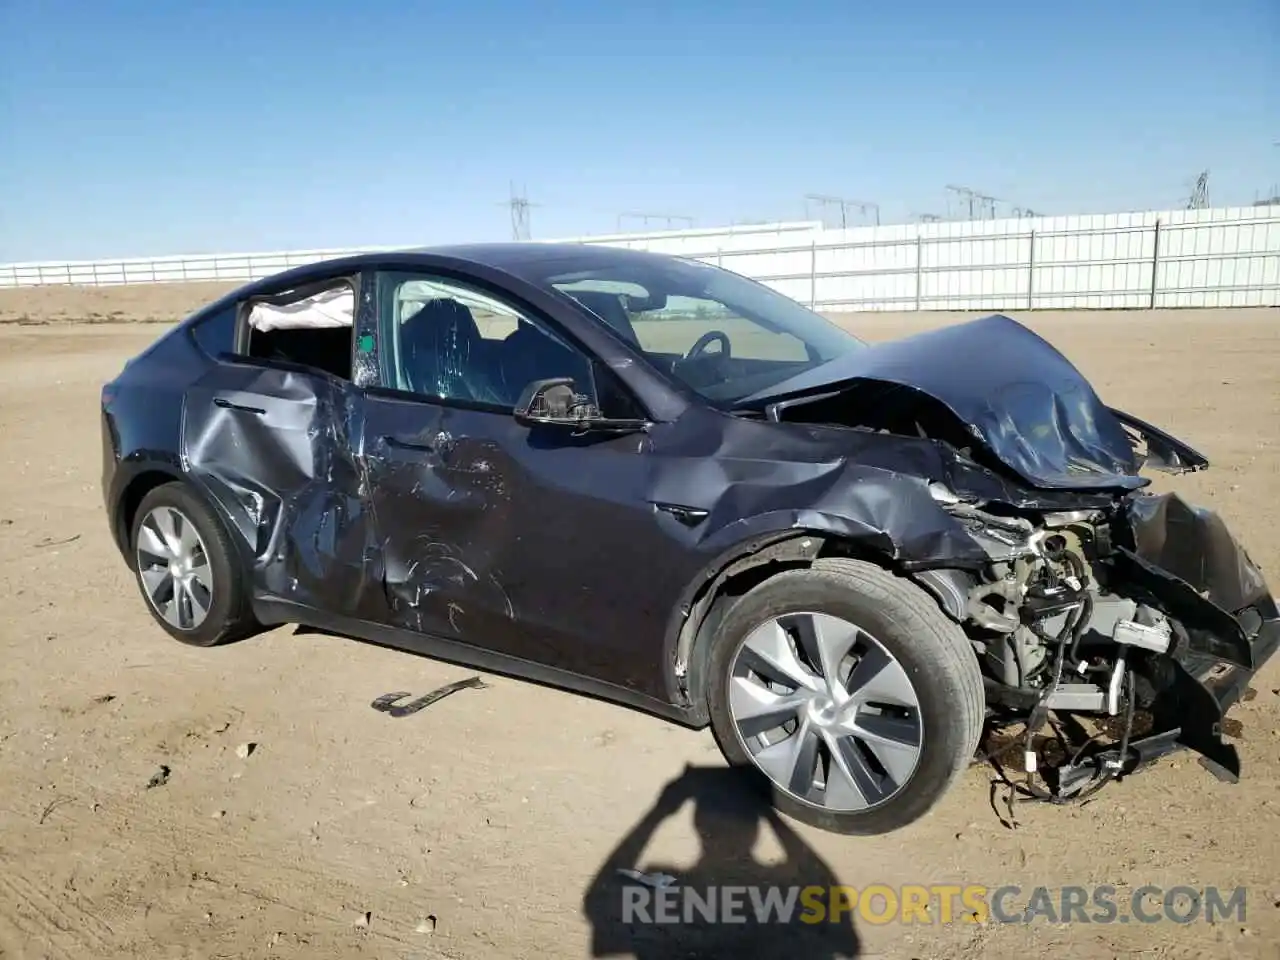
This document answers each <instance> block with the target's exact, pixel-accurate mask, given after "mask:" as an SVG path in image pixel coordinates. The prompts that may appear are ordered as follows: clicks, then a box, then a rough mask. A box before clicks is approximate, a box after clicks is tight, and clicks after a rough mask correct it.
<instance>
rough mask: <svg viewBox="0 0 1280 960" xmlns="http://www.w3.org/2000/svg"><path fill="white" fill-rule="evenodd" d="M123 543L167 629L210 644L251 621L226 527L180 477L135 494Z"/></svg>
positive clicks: (200, 643)
mask: <svg viewBox="0 0 1280 960" xmlns="http://www.w3.org/2000/svg"><path fill="white" fill-rule="evenodd" d="M131 543H132V544H133V552H134V567H135V569H136V573H137V579H138V588H139V590H141V592H142V596H143V599H144V600H145V602H146V604H147V609H148V610H149V611H150V612H151V615H152V616H153V617H154V618H155V620H156V622H157V623H159V624H160V626H162V627H164V629H165V630H166V631H167V632H168V634H169V635H170V636H171V637H173V638H174V639H176V640H180V641H181V642H183V643H188V644H191V645H193V646H198V647H212V646H215V645H217V644H220V643H227V642H229V641H231V640H235V639H238V638H239V637H241V636H243V635H245V634H246V633H248V632H249V631H250V630H251V629H252V626H253V617H252V616H251V615H250V613H249V604H248V594H247V591H246V590H245V585H244V576H243V573H242V571H241V569H240V565H239V563H238V562H237V561H236V555H235V552H234V550H233V548H232V546H231V541H230V538H229V537H228V536H227V532H226V528H225V527H224V526H223V524H222V521H221V520H219V519H218V517H217V515H216V514H214V512H213V511H212V510H211V509H210V508H209V506H208V505H207V504H206V503H205V502H204V501H203V500H202V499H201V498H200V497H198V496H197V495H196V494H195V493H194V492H193V491H192V490H191V489H190V488H189V487H187V486H186V485H185V484H182V483H177V482H174V483H166V484H164V485H162V486H159V487H156V488H155V489H154V490H152V491H150V492H149V493H148V494H147V495H146V496H145V497H144V498H143V500H142V503H141V504H140V505H139V506H138V510H137V513H136V514H135V516H134V525H133V531H132V538H131Z"/></svg>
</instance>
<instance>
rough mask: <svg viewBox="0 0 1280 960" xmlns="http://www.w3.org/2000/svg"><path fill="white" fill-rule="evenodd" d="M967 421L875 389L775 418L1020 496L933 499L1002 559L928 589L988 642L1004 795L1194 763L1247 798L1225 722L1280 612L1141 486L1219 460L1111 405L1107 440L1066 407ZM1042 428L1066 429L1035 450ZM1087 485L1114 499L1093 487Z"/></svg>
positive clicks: (984, 650)
mask: <svg viewBox="0 0 1280 960" xmlns="http://www.w3.org/2000/svg"><path fill="white" fill-rule="evenodd" d="M970 404H971V406H972V407H973V409H972V411H970V412H971V413H972V414H973V415H972V416H970V417H967V418H962V417H960V416H958V415H957V409H956V406H958V404H957V405H956V406H952V405H951V404H948V403H944V402H942V401H940V399H939V398H938V397H935V396H930V395H928V394H927V393H924V392H922V391H920V390H918V389H916V388H914V387H909V386H905V385H903V384H900V383H893V382H885V381H882V380H877V379H863V380H855V381H851V382H849V383H846V384H843V385H841V388H840V389H837V390H831V391H829V392H827V393H825V394H816V395H813V394H811V395H808V396H803V397H798V398H796V399H793V400H784V401H781V402H777V403H775V404H773V405H772V406H771V407H770V408H769V410H768V415H769V417H770V419H775V420H790V421H793V422H795V421H800V422H806V423H812V424H824V425H836V424H839V425H841V426H844V427H846V428H852V429H854V430H856V431H859V432H863V433H872V434H880V435H887V436H896V437H901V438H907V437H915V438H918V439H920V440H921V441H924V442H926V443H930V444H936V445H937V446H938V447H940V448H942V449H945V450H946V451H949V455H950V456H951V457H953V458H954V460H955V462H956V463H960V464H968V465H971V466H972V467H974V468H976V473H979V474H985V475H988V476H990V475H991V474H995V475H999V476H1002V477H1004V478H1005V480H1002V481H1001V483H1002V484H1006V483H1007V485H1006V486H1003V488H1002V490H1001V491H1000V492H997V491H998V490H999V489H1000V488H997V487H989V488H987V489H986V490H985V491H984V490H981V489H977V488H981V486H982V482H983V481H979V482H978V483H977V484H976V487H975V489H964V490H961V491H960V492H957V490H956V489H952V486H951V485H950V484H949V483H947V482H940V481H934V482H932V483H931V484H930V485H929V492H930V494H931V495H932V499H933V500H934V502H935V503H936V504H937V505H938V506H939V507H940V508H941V509H942V510H944V511H945V512H946V513H947V514H948V515H950V516H951V517H952V518H954V519H955V520H956V521H958V522H959V523H960V524H961V525H963V527H964V529H965V530H966V532H967V533H968V534H969V536H970V537H971V538H972V539H973V541H974V542H976V543H977V544H978V545H980V547H981V548H982V552H983V553H984V554H985V555H986V559H985V562H983V563H981V564H980V565H978V567H977V568H974V567H973V565H970V566H969V568H967V569H964V570H959V569H945V568H942V569H932V570H922V571H920V572H918V573H916V574H915V577H916V579H917V580H918V582H920V583H922V584H923V585H925V586H926V587H927V588H929V589H930V590H931V591H932V592H933V593H934V594H935V596H936V597H937V598H938V599H939V601H940V602H941V603H942V604H943V606H944V607H945V608H947V609H948V610H949V611H950V613H951V615H952V616H953V617H954V619H956V620H958V621H959V622H960V623H961V625H962V627H963V628H964V630H965V632H966V634H967V635H968V636H969V638H970V639H971V641H972V642H973V645H974V649H975V651H976V653H977V655H978V660H979V663H980V666H981V668H982V672H983V678H984V685H985V688H986V691H985V692H986V700H987V713H988V727H987V729H988V736H987V737H986V742H985V743H984V748H983V749H984V758H985V759H987V760H990V761H992V762H993V763H995V764H996V766H997V769H998V770H1000V771H1001V773H1002V775H1003V773H1004V770H1003V767H1002V766H1001V764H1000V763H999V761H1000V760H1001V759H1002V758H1005V757H1007V756H1008V755H1010V754H1012V753H1014V752H1015V751H1019V750H1020V756H1019V758H1018V759H1019V762H1018V763H1017V764H1016V766H1019V767H1021V769H1022V771H1023V772H1024V774H1025V780H1024V781H1023V782H1021V783H1018V784H1014V783H1013V782H1012V781H1011V780H1008V778H1007V776H1006V778H1005V781H1006V782H1007V783H1008V784H1009V785H1010V786H1012V787H1014V788H1015V789H1016V790H1017V792H1019V793H1021V794H1023V795H1024V796H1025V797H1028V798H1035V799H1040V800H1047V801H1051V802H1056V803H1067V802H1077V801H1080V800H1083V799H1085V798H1086V797H1088V796H1091V795H1092V794H1093V793H1094V792H1096V791H1097V790H1098V789H1100V788H1101V787H1102V786H1104V785H1105V784H1107V783H1110V782H1112V781H1113V780H1115V779H1116V778H1117V777H1120V776H1123V775H1125V774H1127V773H1130V772H1133V771H1134V770H1136V769H1138V768H1139V767H1142V766H1145V765H1146V764H1147V763H1150V762H1151V761H1154V760H1156V759H1158V758H1160V757H1162V756H1164V755H1167V754H1169V753H1171V752H1174V751H1176V750H1178V749H1180V748H1184V747H1186V748H1191V749H1193V750H1195V751H1196V752H1198V753H1199V754H1200V755H1201V762H1202V764H1203V765H1204V766H1206V767H1207V768H1208V769H1209V770H1210V771H1211V772H1212V773H1214V774H1215V775H1216V776H1218V777H1219V778H1221V779H1224V780H1228V781H1233V780H1235V779H1237V778H1238V776H1239V773H1240V764H1239V758H1238V755H1237V752H1236V749H1235V747H1234V746H1232V745H1230V744H1229V743H1227V742H1226V741H1224V740H1223V733H1224V727H1226V728H1229V726H1230V725H1229V723H1228V722H1226V721H1225V720H1224V715H1225V713H1226V711H1227V710H1228V709H1230V707H1231V706H1233V705H1234V704H1235V703H1236V702H1237V700H1239V698H1240V697H1241V696H1242V695H1243V694H1244V692H1245V688H1246V686H1247V683H1248V680H1249V679H1250V678H1251V677H1252V676H1253V672H1254V670H1255V669H1256V668H1257V667H1258V666H1260V665H1261V664H1262V663H1263V662H1264V661H1265V660H1266V659H1267V658H1268V657H1270V656H1271V655H1272V653H1274V652H1275V649H1276V647H1277V644H1278V643H1280V618H1278V615H1277V609H1276V603H1275V601H1274V600H1273V598H1272V596H1271V594H1270V593H1269V591H1268V588H1267V585H1266V583H1265V581H1264V579H1263V577H1262V575H1261V572H1260V571H1259V569H1258V568H1257V567H1256V566H1255V565H1254V564H1253V563H1252V561H1251V560H1250V559H1249V557H1248V555H1247V553H1246V552H1245V550H1244V549H1243V547H1241V546H1240V545H1239V544H1238V543H1237V541H1236V540H1235V538H1234V537H1233V536H1232V534H1231V533H1230V531H1229V530H1228V529H1227V527H1226V525H1225V524H1224V523H1223V521H1222V520H1221V518H1220V517H1218V515H1217V514H1215V513H1213V512H1212V511H1208V510H1205V509H1203V508H1199V507H1195V506H1192V505H1191V504H1189V503H1187V502H1186V501H1184V500H1182V499H1181V498H1180V497H1179V496H1177V495H1176V494H1154V493H1151V492H1148V491H1147V490H1145V489H1143V488H1144V487H1146V486H1147V484H1148V483H1149V481H1148V480H1147V479H1145V478H1141V477H1139V476H1138V475H1137V474H1138V471H1139V470H1140V469H1141V468H1143V467H1147V468H1152V469H1156V470H1160V471H1162V472H1167V473H1183V472H1188V471H1192V470H1199V469H1203V468H1204V467H1207V466H1208V461H1207V459H1205V458H1204V457H1203V456H1202V455H1201V454H1199V453H1198V452H1197V451H1195V450H1193V449H1191V448H1190V447H1187V446H1186V445H1185V444H1182V443H1181V442H1180V441H1178V440H1176V439H1175V438H1173V437H1171V436H1170V435H1168V434H1166V433H1164V432H1163V431H1161V430H1159V429H1158V428H1155V427H1153V426H1151V425H1150V424H1147V423H1145V422H1144V421H1142V420H1139V419H1137V418H1136V417H1133V416H1131V415H1129V414H1126V413H1124V412H1122V411H1118V410H1112V409H1110V408H1107V407H1105V406H1102V405H1101V404H1100V403H1099V404H1097V406H1096V407H1095V410H1094V411H1093V413H1092V414H1091V417H1090V420H1089V424H1090V428H1091V429H1093V430H1094V431H1095V432H1094V433H1092V434H1091V433H1090V432H1089V430H1088V429H1084V428H1082V427H1080V426H1078V425H1073V426H1071V427H1070V428H1068V429H1063V417H1061V416H1057V415H1058V414H1060V413H1061V408H1057V409H1056V410H1055V406H1056V401H1055V403H1054V404H1051V405H1049V406H1045V407H1043V408H1041V409H1040V410H1039V411H1038V412H1034V411H1032V410H1031V408H1028V413H1027V414H1026V416H1025V421H1026V422H1025V423H1018V424H1017V429H1009V421H1003V422H1002V421H1001V420H999V419H998V418H996V417H994V416H990V415H988V414H984V413H983V410H985V409H988V408H985V407H982V406H981V405H976V404H973V403H972V402H970ZM854 411H856V413H854ZM851 414H852V416H851ZM1055 417H1056V422H1055ZM851 420H853V421H854V422H850V421H851ZM979 423H981V424H982V427H981V428H977V427H975V424H979ZM1034 423H1040V424H1051V425H1052V427H1045V428H1043V429H1040V430H1039V431H1038V432H1037V433H1035V434H1034V436H1035V439H1036V442H1035V443H1032V442H1030V440H1029V439H1028V438H1030V437H1032V436H1033V433H1032V432H1030V431H1029V430H1028V429H1027V427H1028V426H1029V425H1033V424H1034ZM1002 429H1003V431H1004V432H1003V433H1001V432H1000V431H1001V430H1002ZM1108 434H1114V437H1108V439H1107V440H1106V442H1105V443H1104V442H1103V441H1102V440H1100V439H1099V438H1102V437H1104V436H1108ZM1081 437H1084V438H1086V439H1088V440H1089V442H1088V443H1084V442H1080V439H1079V438H1081ZM1104 454H1105V456H1104ZM1122 468H1123V469H1122ZM966 469H967V468H966ZM988 471H990V473H988ZM1073 473H1075V474H1078V475H1079V476H1080V478H1081V483H1080V486H1078V487H1076V488H1075V489H1072V487H1070V486H1068V484H1067V478H1068V477H1069V476H1070V475H1071V474H1073ZM1108 473H1110V476H1105V475H1106V474H1108ZM1090 474H1093V475H1094V476H1096V477H1097V478H1098V481H1099V482H1097V483H1089V482H1086V481H1088V480H1090V479H1092V477H1090ZM975 475H976V474H975V473H974V472H969V473H968V474H967V476H969V477H973V476H975ZM1054 488H1056V490H1055V489H1054ZM1010 494H1012V496H1010ZM1019 501H1020V502H1019ZM1055 501H1056V502H1055Z"/></svg>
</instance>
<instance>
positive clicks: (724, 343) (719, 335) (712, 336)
mask: <svg viewBox="0 0 1280 960" xmlns="http://www.w3.org/2000/svg"><path fill="white" fill-rule="evenodd" d="M717 340H718V341H720V351H719V354H720V356H721V357H728V356H729V350H730V347H729V335H728V334H727V333H724V332H722V331H720V330H708V331H707V332H706V333H704V334H703V335H702V336H700V337H699V338H698V339H697V340H696V341H694V344H693V346H692V347H690V348H689V352H688V353H686V354H685V355H684V358H685V359H686V360H692V359H694V358H695V357H700V356H702V355H703V354H704V353H706V352H707V347H708V346H710V345H711V344H712V343H714V342H715V341H717Z"/></svg>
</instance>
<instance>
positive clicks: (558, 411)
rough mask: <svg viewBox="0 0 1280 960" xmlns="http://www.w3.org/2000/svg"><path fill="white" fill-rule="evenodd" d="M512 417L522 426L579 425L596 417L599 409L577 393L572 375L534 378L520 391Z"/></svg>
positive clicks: (596, 418)
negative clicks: (547, 378) (546, 378)
mask: <svg viewBox="0 0 1280 960" xmlns="http://www.w3.org/2000/svg"><path fill="white" fill-rule="evenodd" d="M515 418H516V422H517V423H521V424H524V425H525V426H530V427H531V426H533V425H534V424H541V425H555V426H566V427H578V428H583V427H586V426H587V425H588V424H590V423H591V421H593V420H599V419H600V411H599V410H597V409H596V407H595V404H593V403H592V402H591V401H590V400H589V399H587V398H586V397H585V396H583V395H582V394H580V393H578V391H577V390H576V389H575V384H574V382H573V378H572V377H555V378H553V379H551V380H535V381H533V383H531V384H529V385H528V386H527V387H525V388H524V390H523V391H521V393H520V399H519V401H518V402H517V403H516V409H515Z"/></svg>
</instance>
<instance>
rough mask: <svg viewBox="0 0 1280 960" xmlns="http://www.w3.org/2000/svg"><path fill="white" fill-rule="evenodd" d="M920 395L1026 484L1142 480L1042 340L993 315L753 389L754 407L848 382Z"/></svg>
mask: <svg viewBox="0 0 1280 960" xmlns="http://www.w3.org/2000/svg"><path fill="white" fill-rule="evenodd" d="M865 380H874V381H880V382H884V383H892V384H897V385H900V386H905V387H909V388H912V389H914V390H917V391H919V392H921V393H923V394H927V395H928V396H930V397H932V398H933V399H934V400H937V401H938V402H940V403H942V404H943V405H944V406H946V407H947V408H948V409H950V410H951V412H952V413H954V414H955V415H956V416H957V417H958V418H959V419H960V420H961V421H962V422H963V423H965V424H966V425H968V428H969V430H970V431H971V432H972V434H973V436H974V437H975V438H976V439H977V440H978V441H979V442H981V443H982V444H984V445H985V446H986V447H987V448H988V449H989V450H990V451H991V452H992V453H993V454H994V455H995V456H996V457H997V458H998V459H999V460H1000V461H1001V462H1003V463H1004V464H1005V465H1006V466H1008V467H1009V468H1010V469H1012V470H1014V471H1015V472H1016V473H1018V474H1019V475H1020V476H1021V477H1022V478H1023V479H1024V480H1026V481H1027V482H1029V483H1031V484H1032V485H1033V486H1037V487H1044V488H1055V489H1061V488H1071V489H1098V488H1116V487H1120V488H1124V489H1133V488H1137V487H1141V486H1144V485H1145V484H1146V483H1147V481H1146V479H1145V478H1143V477H1139V476H1138V475H1137V473H1138V469H1139V466H1140V464H1139V463H1138V461H1137V458H1136V456H1135V450H1134V446H1133V444H1132V442H1131V441H1130V439H1129V436H1128V435H1127V434H1126V432H1125V430H1124V428H1123V427H1122V426H1121V423H1120V421H1119V420H1118V419H1117V418H1116V416H1115V415H1114V414H1113V413H1112V412H1111V410H1110V409H1108V407H1107V406H1106V404H1104V403H1103V402H1102V400H1101V399H1099V397H1098V395H1097V393H1095V392H1094V390H1093V387H1092V386H1091V385H1090V384H1089V382H1088V380H1086V379H1085V378H1084V376H1083V375H1082V374H1081V373H1080V371H1079V370H1077V369H1076V368H1075V367H1074V366H1073V365H1072V364H1071V362H1070V361H1069V360H1067V358H1066V357H1064V356H1063V355H1062V354H1061V353H1059V352H1058V351H1057V350H1056V349H1055V348H1054V347H1053V346H1052V345H1051V344H1049V342H1048V341H1046V340H1045V339H1043V338H1042V337H1040V336H1039V335H1037V334H1036V333H1034V332H1032V331H1031V330H1029V329H1028V328H1026V327H1024V326H1023V325H1022V324H1020V323H1018V322H1017V321H1015V320H1012V319H1010V318H1009V317H1006V316H1003V315H1000V314H996V315H993V316H989V317H984V318H982V319H980V320H973V321H970V322H967V323H960V324H955V325H953V326H947V327H942V328H941V329H938V330H932V331H929V332H927V333H922V334H918V335H916V336H912V337H905V338H903V339H901V340H892V341H888V342H884V343H879V344H874V345H872V346H869V347H867V348H866V349H864V350H858V351H855V352H853V353H849V354H846V355H844V356H842V357H838V358H837V359H835V360H832V361H830V362H829V363H825V364H823V365H821V366H819V367H815V368H813V369H812V370H808V371H806V372H804V373H802V374H799V375H798V376H795V377H792V378H790V379H788V380H785V381H783V382H782V383H780V384H777V385H776V386H774V387H771V388H769V389H768V390H764V391H760V392H759V393H756V394H753V395H752V396H750V397H747V398H746V399H745V400H743V401H742V402H741V403H740V404H739V406H744V407H757V408H758V407H760V406H767V405H768V404H771V403H774V402H778V401H782V400H793V399H798V398H801V397H804V396H806V395H819V394H823V395H825V394H830V393H832V392H836V391H839V390H840V389H842V388H847V387H849V386H851V385H852V384H853V383H854V382H856V381H865Z"/></svg>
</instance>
